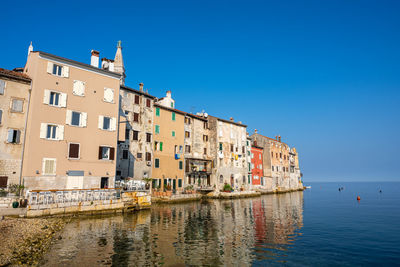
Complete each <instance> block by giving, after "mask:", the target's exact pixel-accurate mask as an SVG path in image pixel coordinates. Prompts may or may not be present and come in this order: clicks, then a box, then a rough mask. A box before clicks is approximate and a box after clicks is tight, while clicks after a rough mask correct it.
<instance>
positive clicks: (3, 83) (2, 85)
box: [0, 80, 6, 95]
mask: <svg viewBox="0 0 400 267" xmlns="http://www.w3.org/2000/svg"><path fill="white" fill-rule="evenodd" d="M5 88H6V81H3V80H0V95H4V89H5Z"/></svg>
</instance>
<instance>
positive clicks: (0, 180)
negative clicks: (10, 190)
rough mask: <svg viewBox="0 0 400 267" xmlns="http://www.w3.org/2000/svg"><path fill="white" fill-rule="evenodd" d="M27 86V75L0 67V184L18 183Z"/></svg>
mask: <svg viewBox="0 0 400 267" xmlns="http://www.w3.org/2000/svg"><path fill="white" fill-rule="evenodd" d="M30 88H31V79H30V78H29V76H28V75H26V74H23V73H19V72H15V71H9V70H5V69H0V188H6V187H7V186H9V185H11V184H19V183H20V177H21V176H20V175H21V161H22V153H23V144H24V139H25V126H26V116H27V114H28V103H29V95H30Z"/></svg>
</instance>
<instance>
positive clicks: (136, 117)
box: [133, 113, 139, 122]
mask: <svg viewBox="0 0 400 267" xmlns="http://www.w3.org/2000/svg"><path fill="white" fill-rule="evenodd" d="M133 121H134V122H139V113H133Z"/></svg>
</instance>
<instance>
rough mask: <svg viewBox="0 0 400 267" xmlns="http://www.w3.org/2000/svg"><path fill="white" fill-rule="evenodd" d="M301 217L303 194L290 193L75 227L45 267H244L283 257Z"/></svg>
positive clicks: (156, 210) (160, 209)
mask: <svg viewBox="0 0 400 267" xmlns="http://www.w3.org/2000/svg"><path fill="white" fill-rule="evenodd" d="M302 213H303V192H293V193H287V194H279V195H265V196H262V197H260V198H251V199H239V200H223V201H218V200H210V201H204V202H190V203H185V204H176V205H160V206H154V207H152V209H151V211H147V212H139V213H137V214H132V215H121V216H113V217H105V218H104V217H103V218H96V219H86V220H81V221H75V222H73V223H72V224H70V225H68V226H67V228H66V231H65V232H64V234H63V239H62V240H59V241H57V243H56V244H55V245H54V246H53V248H52V250H51V251H50V253H49V254H48V255H47V256H46V262H45V263H46V264H47V265H52V263H53V264H54V263H59V262H60V263H61V265H63V264H64V265H68V266H76V265H82V264H86V265H87V266H93V265H110V264H112V265H116V266H149V265H150V266H159V265H164V266H171V265H173V266H184V265H196V266H197V265H209V266H219V265H225V266H246V265H250V264H251V263H252V262H254V261H257V260H263V259H269V258H274V257H277V255H280V254H282V251H283V252H285V250H286V249H288V247H289V245H290V244H291V243H293V242H294V241H295V238H296V236H297V233H298V232H299V231H300V229H301V228H302V225H303V215H302ZM54 260H57V261H56V262H54Z"/></svg>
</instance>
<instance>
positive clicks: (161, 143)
mask: <svg viewBox="0 0 400 267" xmlns="http://www.w3.org/2000/svg"><path fill="white" fill-rule="evenodd" d="M162 145H163V142H160V151H162Z"/></svg>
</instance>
